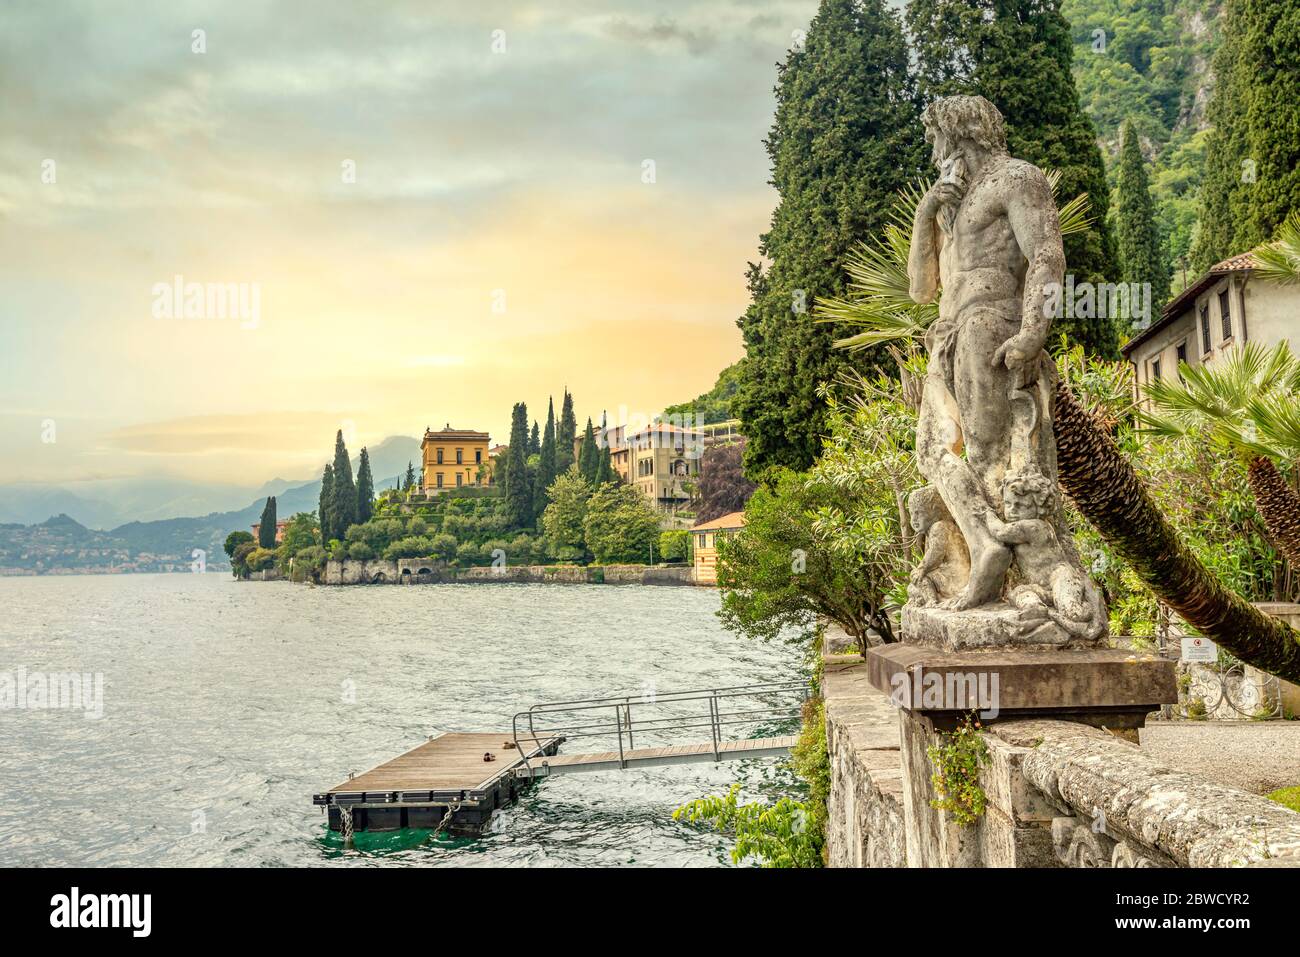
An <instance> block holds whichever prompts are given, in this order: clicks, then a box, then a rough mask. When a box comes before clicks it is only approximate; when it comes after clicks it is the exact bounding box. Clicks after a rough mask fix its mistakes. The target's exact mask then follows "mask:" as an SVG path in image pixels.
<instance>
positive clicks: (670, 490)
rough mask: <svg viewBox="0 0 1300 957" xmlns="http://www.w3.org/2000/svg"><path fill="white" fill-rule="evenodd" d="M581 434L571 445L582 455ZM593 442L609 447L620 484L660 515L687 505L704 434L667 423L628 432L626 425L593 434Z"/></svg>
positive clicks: (695, 476)
mask: <svg viewBox="0 0 1300 957" xmlns="http://www.w3.org/2000/svg"><path fill="white" fill-rule="evenodd" d="M582 440H583V437H582V436H581V435H579V436H578V438H577V439H576V440H575V441H574V443H573V454H574V458H575V459H577V458H578V457H579V456H581V454H582ZM596 442H597V444H598V445H599V446H601V447H602V448H604V447H605V446H606V445H608V446H609V460H610V464H611V465H612V466H613V469H614V472H615V473H616V474H617V475H618V477H619V479H620V481H622V482H623V483H625V484H627V485H631V486H633V487H634V488H636V489H637V490H639V491H640V492H641V493H642V494H643V495H645V497H646V498H647V499H649V500H650V503H651V504H652V505H654V506H655V508H657V509H659V510H660V511H661V512H665V513H669V514H671V513H673V512H675V511H676V510H677V509H679V508H682V507H684V506H685V505H686V504H687V503H688V502H690V499H691V494H690V492H689V491H688V489H687V486H688V485H691V484H693V483H694V482H697V481H699V477H700V458H701V457H702V456H703V454H704V446H705V435H704V433H703V432H701V431H699V430H696V429H683V428H682V427H681V426H677V425H670V424H668V423H666V422H661V423H655V424H653V425H648V426H646V427H644V428H642V429H638V430H637V431H635V432H629V429H628V427H627V426H625V425H614V426H607V427H605V428H604V429H598V430H597V431H596Z"/></svg>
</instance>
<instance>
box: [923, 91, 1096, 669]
mask: <svg viewBox="0 0 1300 957" xmlns="http://www.w3.org/2000/svg"><path fill="white" fill-rule="evenodd" d="M924 122H925V135H926V139H927V140H928V141H929V142H930V143H931V144H932V146H933V158H934V163H935V165H936V166H937V167H938V170H939V177H938V180H937V181H936V182H935V184H934V185H933V186H932V187H931V188H930V190H929V191H928V192H927V193H926V194H925V196H924V198H923V199H922V200H921V202H920V204H919V206H918V207H917V210H916V220H915V222H914V224H913V229H912V250H911V257H910V259H909V260H908V277H909V279H910V282H911V294H912V298H913V299H914V300H915V301H917V302H932V301H933V300H934V298H935V297H936V296H937V295H938V294H939V290H940V288H941V287H942V290H943V295H942V298H941V299H940V302H939V318H938V320H937V321H936V322H935V323H934V325H933V326H931V328H930V329H929V331H928V333H927V335H926V348H927V350H928V352H929V370H928V374H927V376H926V381H925V388H924V393H923V398H922V402H921V415H920V421H919V423H918V425H917V432H916V448H917V458H918V462H919V465H920V470H921V473H922V475H924V476H925V478H926V480H927V481H928V482H929V483H930V484H929V485H928V486H926V488H927V489H931V490H932V491H933V493H935V494H934V495H928V497H926V498H925V499H924V500H926V501H932V500H933V499H934V498H935V496H936V495H937V498H938V499H939V500H940V501H938V502H933V504H932V505H931V507H930V508H929V511H930V512H933V511H934V510H935V508H940V509H946V512H947V514H946V515H942V516H940V517H939V518H940V519H941V520H938V521H935V520H934V519H933V518H932V519H929V520H927V526H928V525H929V524H931V523H932V524H933V525H934V526H935V527H937V528H939V529H943V528H952V527H953V526H955V528H956V529H957V531H958V532H959V534H951V533H945V535H944V544H942V545H938V546H936V548H934V549H932V548H929V547H927V549H926V552H927V559H926V560H925V561H923V563H922V566H921V567H919V568H918V570H917V572H916V573H914V574H913V587H912V588H911V589H910V590H909V594H910V595H911V596H912V597H911V599H910V600H909V603H908V605H907V607H906V608H905V609H904V612H903V637H904V639H905V640H907V641H915V642H920V643H925V644H937V645H941V646H944V647H948V648H959V647H975V646H999V645H1019V646H1040V647H1041V646H1053V647H1059V646H1063V645H1087V644H1091V643H1094V642H1095V641H1096V640H1098V639H1099V638H1100V637H1102V635H1103V634H1104V632H1105V628H1106V615H1105V609H1104V607H1103V605H1102V602H1101V598H1100V595H1099V594H1098V591H1097V589H1096V587H1095V586H1094V585H1093V583H1092V582H1091V581H1090V580H1089V579H1088V576H1087V575H1086V574H1085V573H1084V571H1083V569H1082V567H1081V564H1080V561H1079V557H1078V554H1077V553H1076V551H1075V549H1074V547H1073V544H1072V541H1071V539H1070V534H1069V530H1068V529H1067V528H1066V525H1065V521H1064V518H1063V516H1062V512H1061V503H1060V497H1059V492H1058V485H1057V471H1056V442H1055V439H1054V437H1053V434H1052V401H1051V398H1052V394H1053V388H1054V385H1055V381H1054V380H1055V365H1054V363H1053V362H1052V360H1051V358H1050V357H1049V356H1048V355H1047V353H1046V352H1045V351H1044V350H1043V346H1044V344H1045V343H1046V341H1047V335H1048V330H1049V328H1050V326H1051V318H1052V317H1051V315H1050V314H1049V309H1048V308H1047V306H1048V303H1049V301H1052V300H1053V298H1054V300H1055V301H1059V292H1060V288H1061V281H1062V278H1063V273H1064V271H1065V254H1064V252H1063V250H1062V247H1061V230H1060V222H1059V218H1058V214H1057V209H1056V203H1055V201H1054V199H1053V197H1052V191H1051V188H1050V186H1049V185H1048V182H1047V178H1046V177H1045V176H1044V175H1043V172H1042V171H1041V170H1040V169H1038V168H1037V167H1036V166H1034V165H1033V164H1031V163H1026V162H1024V161H1023V160H1018V159H1013V158H1012V157H1010V156H1009V155H1008V154H1007V146H1006V136H1005V132H1004V129H1003V123H1002V115H1001V114H1000V113H999V112H998V110H997V107H995V106H994V105H993V104H992V103H990V102H989V101H988V100H986V99H984V98H983V97H980V96H951V97H945V98H943V99H940V100H937V101H935V102H934V103H932V104H931V105H930V106H929V107H928V108H927V109H926V111H925V115H924ZM919 527H920V525H919V524H918V528H919ZM927 534H930V533H927ZM927 544H928V543H927ZM944 549H946V550H948V551H958V550H963V549H964V552H965V554H960V555H950V556H948V557H949V559H950V561H946V562H944V561H942V558H943V556H940V555H936V554H934V553H935V552H936V551H937V550H944ZM940 565H943V566H944V567H946V568H949V569H952V568H958V569H962V576H963V577H964V578H965V580H964V581H954V576H953V575H952V574H951V573H949V574H948V575H946V576H945V577H942V578H937V579H926V575H925V569H926V568H928V567H939V566H940ZM967 567H969V574H966V573H965V571H964V570H965V568H967ZM918 579H926V580H924V581H919V582H918Z"/></svg>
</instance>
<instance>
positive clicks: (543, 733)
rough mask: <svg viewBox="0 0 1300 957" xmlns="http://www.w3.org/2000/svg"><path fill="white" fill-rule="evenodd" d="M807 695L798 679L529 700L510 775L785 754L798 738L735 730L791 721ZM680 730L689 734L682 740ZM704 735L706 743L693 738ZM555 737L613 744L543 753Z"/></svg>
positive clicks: (519, 721) (515, 729)
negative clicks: (517, 759)
mask: <svg viewBox="0 0 1300 957" xmlns="http://www.w3.org/2000/svg"><path fill="white" fill-rule="evenodd" d="M807 698H808V682H807V681H802V680H801V681H775V682H768V683H764V684H750V685H735V686H732V687H726V688H708V689H701V690H693V691H675V692H670V693H667V694H660V693H647V694H641V695H631V694H629V695H622V696H614V697H604V698H582V699H577V700H573V701H557V702H549V703H546V704H535V705H533V706H532V707H531V708H529V709H528V710H527V711H521V712H519V713H518V714H516V715H515V716H514V719H513V720H512V722H511V731H512V734H513V736H514V746H515V748H517V749H518V751H517V753H518V754H519V755H520V756H521V758H522V760H521V761H520V762H519V763H518V764H517V765H516V766H515V769H514V773H515V775H516V776H517V777H522V778H539V777H547V776H549V775H552V774H565V773H572V772H578V771H607V770H626V769H628V768H637V767H652V766H656V765H666V764H687V763H694V762H701V761H715V762H716V761H729V760H740V759H745V758H763V757H773V756H781V755H786V754H789V753H790V749H791V748H792V747H793V746H794V745H795V743H796V742H797V741H798V735H790V734H787V735H776V736H762V737H742V736H737V732H745V731H748V732H760V731H762V730H763V726H764V725H767V726H769V728H768V730H772V728H771V727H770V726H771V725H779V724H781V723H788V722H790V721H792V720H798V719H799V718H800V717H801V716H802V712H803V705H804V702H805V701H806V700H807ZM704 729H707V730H704ZM684 732H691V733H690V734H689V735H686V739H687V741H686V743H682V740H681V739H682V737H683V733H684ZM706 734H707V735H708V740H707V741H701V740H699V739H700V738H703V737H704V736H705V735H706ZM557 739H560V740H563V741H566V742H567V741H573V740H575V739H588V743H589V744H590V743H596V744H599V743H605V744H606V745H607V746H609V745H614V744H615V742H617V746H616V747H611V748H610V749H609V750H603V751H586V752H576V753H572V754H547V753H546V751H547V750H548V749H547V748H546V747H545V745H546V744H547V742H553V741H556V740H557ZM549 750H554V748H551V749H549Z"/></svg>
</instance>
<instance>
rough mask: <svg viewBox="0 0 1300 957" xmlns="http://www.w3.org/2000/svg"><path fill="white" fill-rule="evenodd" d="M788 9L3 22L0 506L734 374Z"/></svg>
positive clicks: (640, 410) (448, 6) (499, 437)
mask: <svg viewBox="0 0 1300 957" xmlns="http://www.w3.org/2000/svg"><path fill="white" fill-rule="evenodd" d="M815 9H816V2H815V0H699V2H688V0H679V2H659V3H655V2H647V0H637V2H631V0H603V2H596V0H590V2H589V0H547V2H544V3H541V2H539V3H533V2H527V0H510V2H495V0H476V2H474V3H467V2H464V0H454V2H453V0H423V2H401V0H394V2H366V3H360V4H358V3H354V2H348V3H343V2H338V3H335V2H311V3H305V2H304V3H290V2H261V3H259V2H241V3H230V2H215V0H214V2H206V3H198V2H185V0H168V2H154V3H147V2H118V3H103V2H101V3H95V2H81V3H72V2H62V0H42V2H30V3H29V2H13V0H6V3H5V4H4V5H3V7H0V90H2V91H3V94H2V95H0V465H2V466H3V468H2V470H0V484H3V483H8V482H38V483H39V482H59V481H69V480H90V479H118V478H130V477H139V476H175V477H181V478H187V479H196V480H197V479H203V480H209V481H219V482H234V483H241V484H250V485H256V484H260V483H261V482H263V481H264V480H266V479H269V478H271V477H273V476H284V477H298V476H310V475H313V474H315V473H316V472H317V471H318V470H319V468H320V464H321V463H322V462H323V461H324V460H325V459H326V458H327V457H328V456H329V454H330V453H331V450H332V444H333V436H334V432H335V430H336V429H339V428H344V429H345V430H346V431H347V433H348V435H349V436H350V437H351V438H352V439H353V441H354V442H356V443H358V444H366V443H377V442H378V441H379V440H381V439H382V438H384V437H385V436H388V435H394V434H402V435H411V436H417V437H418V436H419V435H420V434H422V431H423V429H424V428H425V427H426V426H433V427H441V426H443V425H445V424H447V423H450V424H451V425H452V426H453V427H455V428H473V429H480V430H487V431H490V432H491V434H492V437H493V441H494V442H498V441H500V442H504V441H506V440H507V438H508V428H509V419H510V410H511V407H512V405H513V404H514V403H515V402H516V401H519V400H524V401H527V402H528V404H529V412H530V415H531V416H533V417H536V418H538V419H542V420H544V419H545V415H546V401H547V397H548V395H554V396H555V400H556V403H557V414H558V403H559V400H560V396H561V394H562V390H563V389H564V388H565V387H566V386H567V387H568V388H569V389H570V391H572V392H573V393H574V396H575V399H576V403H577V410H578V414H579V417H580V419H585V417H586V416H588V415H591V416H593V417H594V418H597V419H598V418H599V416H600V414H601V412H602V410H608V412H609V414H610V416H611V419H615V418H617V414H618V410H620V409H627V410H628V411H629V412H630V413H631V414H633V415H649V414H653V413H655V412H658V411H659V410H660V409H662V408H663V406H665V405H667V404H670V403H675V402H681V401H685V400H689V399H691V398H694V397H695V396H696V395H699V394H700V393H702V392H704V391H706V390H707V389H708V388H709V387H710V386H711V385H712V384H713V381H714V379H715V377H716V376H717V373H718V372H719V371H720V370H721V369H722V368H723V367H725V366H726V365H728V364H730V363H731V362H733V361H735V360H736V359H738V358H739V357H740V355H741V354H742V347H741V341H740V334H739V330H738V329H737V328H736V325H735V320H736V319H737V317H738V316H739V315H740V314H741V313H742V312H743V311H744V308H745V304H746V302H747V294H746V290H745V285H744V271H745V265H746V262H747V261H750V260H754V259H757V258H758V252H757V243H758V236H759V234H760V233H761V232H763V231H764V229H765V228H766V227H767V224H768V222H769V220H770V217H771V212H772V208H773V206H774V205H775V202H776V194H775V192H774V191H773V190H772V188H771V186H770V185H769V184H768V182H767V180H768V177H769V170H768V162H767V156H766V153H765V151H764V149H763V145H762V140H763V137H764V136H765V135H766V133H767V131H768V128H769V127H770V125H771V120H772V111H773V108H774V100H773V94H772V87H773V84H774V83H775V79H776V66H775V64H776V63H777V62H778V61H780V60H781V59H783V58H784V56H785V53H786V50H787V49H788V48H789V46H790V45H791V44H792V43H793V42H795V38H796V37H797V36H798V31H801V30H804V29H806V28H807V26H808V21H809V19H810V18H811V16H812V15H813V13H814V12H815ZM196 31H201V32H199V33H196ZM175 290H179V292H180V296H179V297H177V296H176V295H175V292H174V291H175ZM227 294H229V308H228V309H225V310H223V309H222V298H223V297H224V296H226V295H227ZM241 307H242V308H241ZM353 451H354V452H355V449H353Z"/></svg>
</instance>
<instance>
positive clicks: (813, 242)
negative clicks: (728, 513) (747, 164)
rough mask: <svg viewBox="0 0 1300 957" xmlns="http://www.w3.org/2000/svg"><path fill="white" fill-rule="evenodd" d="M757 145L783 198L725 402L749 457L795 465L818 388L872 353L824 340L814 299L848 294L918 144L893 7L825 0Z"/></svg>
mask: <svg viewBox="0 0 1300 957" xmlns="http://www.w3.org/2000/svg"><path fill="white" fill-rule="evenodd" d="M777 71H778V75H777V86H776V102H777V107H776V117H775V120H774V122H773V125H772V129H771V132H770V133H769V135H768V138H767V140H766V144H765V145H766V147H767V153H768V156H769V158H770V160H771V163H772V184H773V185H774V186H775V187H776V189H777V192H778V194H779V197H780V198H779V201H778V203H777V207H776V210H775V211H774V212H773V214H772V223H771V228H770V229H769V230H768V231H767V232H766V233H765V234H764V235H763V236H762V237H761V238H760V240H759V252H760V253H761V255H762V256H763V257H764V258H765V259H767V260H769V261H770V263H771V265H770V266H769V267H767V268H766V269H764V268H763V267H761V266H759V265H756V264H754V263H750V265H749V269H748V272H747V282H748V286H749V293H750V305H749V308H748V309H747V310H746V311H745V315H744V316H743V317H742V318H741V319H740V320H739V323H738V324H739V326H740V329H741V333H742V335H743V339H744V343H745V353H746V355H745V359H744V360H743V361H742V363H741V366H740V372H739V375H738V378H739V388H738V391H737V394H736V397H735V400H734V406H733V408H734V410H735V412H736V414H737V415H739V417H740V419H741V420H742V422H743V423H744V424H743V426H742V429H743V431H744V433H745V435H747V436H749V442H748V444H747V446H746V457H747V458H746V464H747V467H748V468H750V469H751V470H755V471H757V470H761V469H763V468H765V467H767V466H770V465H787V466H790V467H792V468H796V469H803V468H806V467H807V466H808V465H810V464H811V463H812V461H813V459H814V458H815V457H816V456H817V454H818V453H819V452H820V450H821V440H822V436H823V435H824V434H825V433H826V431H827V421H826V415H827V410H826V404H825V402H824V401H823V400H822V399H821V398H819V397H818V395H817V389H818V386H820V385H821V384H822V383H824V382H830V381H832V380H834V379H835V378H836V376H837V375H838V374H839V373H840V372H841V371H842V370H845V369H847V368H850V363H851V362H859V361H860V362H862V363H863V364H864V366H866V367H872V366H874V365H875V364H876V363H877V362H881V361H884V359H885V356H884V354H883V352H882V353H881V354H879V355H873V354H871V353H868V354H867V355H865V356H863V355H862V354H860V353H859V354H855V355H853V356H852V357H851V356H850V354H849V353H846V352H844V351H842V350H836V349H834V348H833V343H834V341H835V340H836V339H837V338H840V337H841V336H843V335H845V334H846V332H845V331H844V330H842V329H838V328H836V327H835V326H834V325H833V324H829V323H817V322H813V320H812V307H813V305H814V303H815V300H816V299H817V298H828V297H836V296H843V295H844V294H845V293H846V287H847V276H846V274H845V271H844V263H845V260H846V258H847V256H848V254H849V253H850V251H851V250H852V249H853V248H854V246H855V245H856V244H857V243H859V242H862V241H865V240H869V239H871V238H873V237H875V236H878V235H880V234H881V233H882V232H883V230H884V227H885V225H886V223H887V222H888V215H889V207H890V205H891V204H892V203H893V201H894V199H895V195H896V194H897V192H898V190H899V189H900V188H902V187H903V186H905V185H907V184H909V183H911V182H913V181H915V180H916V178H917V177H918V176H919V175H920V173H921V170H922V163H923V161H924V156H925V151H924V142H923V139H922V134H921V126H920V119H919V110H918V104H917V99H916V95H915V88H914V87H915V85H914V82H913V78H912V75H911V70H910V66H909V60H908V51H907V45H906V43H905V41H904V38H903V31H902V25H901V23H900V20H899V17H898V14H897V13H895V12H894V11H893V10H891V9H889V8H888V6H887V5H886V4H885V2H884V0H822V3H821V5H820V7H819V9H818V12H817V15H816V16H815V17H814V18H813V20H812V23H811V24H810V25H809V28H808V33H807V36H806V38H805V41H804V43H802V44H800V45H798V46H797V48H796V49H793V50H791V51H790V53H789V54H788V56H787V57H786V60H785V62H784V63H781V64H779V65H778V67H777Z"/></svg>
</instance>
